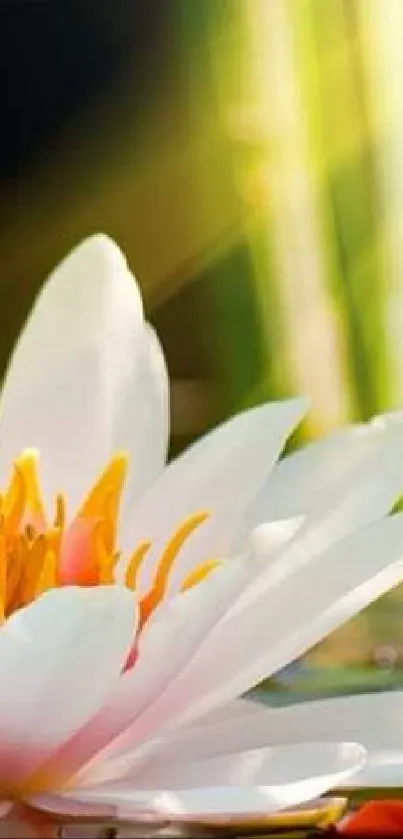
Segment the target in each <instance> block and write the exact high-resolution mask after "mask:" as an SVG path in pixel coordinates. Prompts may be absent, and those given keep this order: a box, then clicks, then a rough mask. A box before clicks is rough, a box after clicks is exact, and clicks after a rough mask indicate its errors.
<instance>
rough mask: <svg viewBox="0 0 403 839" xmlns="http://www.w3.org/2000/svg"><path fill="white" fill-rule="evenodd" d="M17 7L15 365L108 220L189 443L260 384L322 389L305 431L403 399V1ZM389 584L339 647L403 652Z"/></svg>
mask: <svg viewBox="0 0 403 839" xmlns="http://www.w3.org/2000/svg"><path fill="white" fill-rule="evenodd" d="M162 7H163V9H164V12H163V14H160V12H161V8H162ZM1 15H3V18H4V20H3V27H2V29H1V31H2V33H3V35H2V37H3V41H4V49H3V50H2V55H3V63H4V69H5V82H6V84H5V94H4V95H5V101H6V103H7V106H5V121H4V124H5V126H6V130H5V133H4V137H3V141H2V143H3V145H2V147H1V148H2V154H3V157H4V160H2V164H4V165H2V169H1V171H2V172H3V173H4V176H3V178H2V180H1V182H0V283H1V293H2V300H3V302H4V303H5V306H6V310H7V316H6V317H3V321H2V327H3V328H2V334H1V337H0V364H1V366H2V369H4V366H5V364H6V359H7V356H8V354H9V351H10V348H11V346H12V343H13V341H14V339H15V337H16V334H17V332H18V329H19V327H20V325H21V322H22V320H23V318H24V317H25V315H26V313H27V311H28V308H29V306H30V304H31V302H32V299H33V297H34V295H35V293H36V292H37V290H38V288H39V286H40V284H41V282H42V281H43V279H44V277H45V276H46V275H47V274H48V272H49V271H50V270H51V268H52V267H53V265H54V264H56V263H57V262H58V260H59V259H60V258H61V257H62V256H63V255H64V254H65V253H66V251H67V250H68V249H69V248H70V247H71V246H73V245H74V244H75V243H76V242H77V241H79V240H80V239H81V238H83V237H84V236H85V235H87V234H89V233H91V232H94V231H95V230H98V229H103V230H104V231H105V232H107V233H109V234H110V235H112V236H113V237H115V238H116V239H117V241H118V242H119V243H120V244H121V246H122V247H123V249H124V250H125V251H126V253H127V255H128V259H129V262H130V264H131V266H132V267H133V269H134V271H135V272H136V275H137V277H138V279H139V282H140V284H141V286H142V289H143V293H144V296H145V300H146V306H147V309H148V310H149V314H150V317H151V319H152V320H153V321H154V323H155V324H156V326H157V328H158V329H159V331H160V333H161V335H162V339H163V343H164V345H165V347H166V352H167V357H168V365H169V368H170V372H171V376H172V417H173V440H172V452H173V453H175V452H177V451H178V450H180V449H181V448H182V447H183V446H184V445H185V444H186V443H188V442H189V441H190V440H192V439H193V438H194V436H196V435H198V434H200V433H202V432H203V431H204V430H205V429H207V428H208V427H210V426H212V425H213V424H214V423H216V422H217V421H218V420H219V419H221V418H222V417H224V416H227V415H228V414H229V413H232V412H234V411H236V410H238V409H239V408H242V407H245V406H248V405H251V404H254V403H256V402H258V401H260V400H261V399H263V398H283V397H285V396H288V395H291V394H295V393H296V392H301V393H307V394H308V395H310V396H311V397H312V401H313V409H312V414H311V416H310V418H309V420H308V422H306V423H305V424H304V425H303V426H302V428H301V429H300V430H299V431H298V433H297V435H296V436H295V438H293V441H292V443H291V445H295V444H296V443H297V442H300V441H301V439H302V438H304V437H305V438H306V437H307V436H311V437H312V436H315V435H317V434H319V433H325V432H327V431H329V430H330V429H331V428H333V427H337V426H338V425H340V424H342V423H343V422H345V421H346V420H351V419H354V420H357V419H366V418H368V417H370V416H371V415H373V414H374V413H376V412H378V411H381V410H384V409H387V408H390V407H393V406H395V405H399V404H401V403H402V401H403V364H402V359H401V355H402V351H403V144H402V136H403V81H402V80H403V74H402V65H403V59H402V57H401V39H402V36H403V5H402V4H399V3H398V2H394V3H389V4H386V3H385V2H384V0H326V3H325V2H323V0H270V2H267V0H221V2H220V3H216V2H214V0H210V2H206V0H192V2H188V0H170V3H169V4H159V3H154V2H153V3H149V2H147V0H143V2H140V0H138V2H134V0H133V2H126V0H119V2H117V3H116V5H113V13H112V6H111V7H110V11H109V12H108V13H106V9H104V10H103V11H102V13H101V7H100V6H99V4H96V3H95V2H92V0H91V2H90V0H88V2H84V0H82V2H81V3H80V2H79V0H75V2H73V0H72V2H71V8H70V11H69V15H68V16H67V17H66V16H64V17H63V15H64V12H63V13H62V10H61V9H60V11H59V9H58V5H57V4H51V3H39V2H36V0H32V2H30V3H28V2H27V3H24V2H21V3H16V4H8V3H6V4H5V6H4V9H3V10H2V12H1ZM69 27H70V28H69ZM28 32H31V33H32V37H28ZM20 36H21V37H20ZM7 45H8V47H9V52H7ZM0 46H1V44H0ZM35 49H36V52H35V51H34V50H35ZM30 50H31V52H30ZM76 52H77V54H78V53H79V54H80V56H81V58H80V61H79V62H78V63H77V62H76V61H75V60H74V61H73V60H72V58H71V56H72V55H75V54H76ZM84 54H86V56H87V58H86V60H83V56H84ZM12 55H13V56H14V57H11V56H12ZM4 56H5V57H4ZM13 62H14V63H13ZM63 62H64V63H63ZM69 85H70V87H69ZM52 120H53V121H52ZM41 126H42V128H41V130H39V128H40V127H41ZM7 155H8V157H7ZM392 600H393V597H392ZM395 600H396V602H397V603H398V604H399V608H400V594H399V593H398V594H397V595H396V597H395ZM383 603H384V602H383V601H382V602H381V604H380V606H375V607H373V609H371V610H369V611H368V612H367V613H366V615H365V616H364V617H363V618H362V619H360V620H359V621H358V622H357V621H356V622H353V624H352V625H351V626H349V627H347V629H346V630H344V635H342V640H341V641H340V638H339V639H338V640H337V639H336V640H335V642H334V645H333V647H332V645H331V644H330V646H329V645H328V647H327V652H326V655H327V656H328V660H334V659H335V658H336V659H337V658H338V657H339V655H340V654H341V653H340V649H342V650H343V651H346V650H347V649H348V650H354V656H353V657H355V658H356V657H357V656H358V658H360V657H361V658H362V657H364V658H365V657H367V658H368V656H369V657H370V656H371V650H372V649H373V647H374V644H375V645H376V643H382V644H387V643H392V642H393V643H394V644H396V645H397V647H398V648H399V655H400V654H401V652H402V653H403V632H402V630H401V629H400V628H399V621H400V618H399V617H396V615H395V612H394V609H393V608H392V606H390V600H388V601H387V603H388V604H389V605H388V606H387V607H385V606H384V605H383ZM388 616H392V617H388ZM360 621H361V623H360ZM369 626H370V627H372V629H371V632H368V627H369ZM343 639H344V640H343ZM351 639H353V641H352V640H351ZM333 640H334V639H333ZM333 640H332V643H333ZM340 645H341V646H340ZM400 647H402V650H401V651H400ZM315 655H316V651H314V658H315ZM321 661H322V659H321ZM322 664H323V662H322ZM356 664H357V662H356V661H355V666H356Z"/></svg>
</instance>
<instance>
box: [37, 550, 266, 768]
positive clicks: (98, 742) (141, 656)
mask: <svg viewBox="0 0 403 839" xmlns="http://www.w3.org/2000/svg"><path fill="white" fill-rule="evenodd" d="M253 574H254V565H253V562H250V561H248V562H243V561H237V560H233V562H231V563H229V564H227V565H226V566H225V567H223V568H222V569H219V570H218V571H217V572H215V573H214V575H211V577H210V578H209V579H208V580H206V581H205V582H203V583H200V585H198V586H196V587H195V588H194V589H191V590H189V591H187V592H186V593H185V594H183V595H181V596H180V597H177V598H175V599H173V600H172V601H169V602H168V603H167V604H165V605H164V606H162V607H161V608H160V609H159V610H158V611H157V612H156V613H155V616H154V617H153V619H152V620H151V621H150V622H149V623H148V624H146V626H145V628H144V630H143V631H142V633H141V635H140V638H139V643H138V658H137V660H136V664H135V667H134V668H133V669H132V670H128V671H127V672H126V673H125V674H124V675H123V676H122V677H121V679H120V680H119V683H118V684H117V685H116V687H115V689H114V690H113V692H111V695H110V698H109V700H108V701H107V702H106V703H105V705H104V707H103V708H102V710H101V711H100V712H99V713H98V714H97V715H96V716H95V717H94V718H93V719H92V720H91V721H90V722H89V723H88V725H87V726H85V728H84V729H83V730H82V731H80V733H79V735H77V736H76V737H73V738H72V740H71V741H70V742H69V743H67V744H66V746H65V747H64V748H62V749H61V750H60V752H59V753H58V754H57V755H55V757H54V760H53V761H50V763H49V766H48V771H49V772H50V773H51V772H52V771H53V765H57V764H59V763H61V764H63V765H64V766H66V767H70V770H71V771H75V770H76V769H77V767H79V766H80V765H82V764H84V763H85V762H86V761H88V760H89V759H90V758H91V757H92V755H93V754H95V752H98V750H100V749H102V748H103V747H104V746H107V744H108V743H110V742H111V741H114V738H118V739H117V741H116V742H112V743H111V746H110V748H111V749H112V751H113V752H114V751H115V749H116V748H118V746H119V748H121V747H122V745H124V744H125V742H126V735H125V734H122V735H121V732H124V730H125V728H128V727H129V726H131V724H134V725H135V729H136V731H135V733H132V731H131V730H129V732H128V734H127V739H128V740H129V743H130V745H131V747H133V744H135V743H136V742H142V741H144V740H145V739H147V737H148V736H149V735H151V736H152V734H153V730H154V728H155V725H154V723H153V724H152V725H151V727H147V726H142V724H141V718H142V715H143V714H144V713H146V711H147V708H148V707H149V706H150V705H152V704H153V702H154V701H155V699H156V697H158V696H159V695H160V694H161V693H163V692H164V691H165V690H166V689H167V686H168V685H170V684H171V683H172V682H174V681H175V679H176V677H177V674H178V672H180V671H181V670H182V669H183V668H185V666H186V665H187V664H188V663H189V661H190V660H191V658H192V656H193V655H194V654H195V652H196V650H197V648H198V647H199V645H200V644H201V642H202V641H203V639H204V638H205V636H206V634H207V633H208V632H209V629H210V628H211V626H212V624H214V623H215V622H216V621H218V620H219V618H220V616H222V615H223V614H225V612H226V611H227V610H228V608H229V607H230V604H231V603H232V601H233V599H234V597H235V595H236V593H239V591H240V590H242V589H243V588H244V586H245V585H246V582H247V581H248V580H250V578H251V576H252V575H253ZM207 586H208V588H206V587H207ZM166 713H167V715H168V709H167V711H166ZM137 720H139V726H137V725H136V721H137ZM163 721H164V720H163V718H161V720H160V723H161V724H163ZM119 735H121V736H119ZM108 751H109V750H108V748H106V749H105V753H104V752H102V753H101V755H99V756H98V754H97V755H96V756H95V761H94V762H95V764H96V765H97V766H98V764H99V763H102V761H103V757H104V756H105V757H106V756H107V755H108ZM88 771H90V772H91V773H92V767H91V768H90V769H89V770H88ZM84 772H85V773H86V772H87V769H84Z"/></svg>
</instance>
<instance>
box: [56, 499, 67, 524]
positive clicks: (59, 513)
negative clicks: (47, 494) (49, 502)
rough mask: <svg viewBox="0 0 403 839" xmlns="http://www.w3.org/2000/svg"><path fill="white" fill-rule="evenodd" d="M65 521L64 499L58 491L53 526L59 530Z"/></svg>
mask: <svg viewBox="0 0 403 839" xmlns="http://www.w3.org/2000/svg"><path fill="white" fill-rule="evenodd" d="M65 522H66V501H65V499H64V496H63V495H61V494H60V493H59V494H58V495H56V514H55V521H54V526H55V527H56V528H58V529H60V530H63V528H64V525H65Z"/></svg>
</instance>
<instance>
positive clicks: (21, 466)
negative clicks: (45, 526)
mask: <svg viewBox="0 0 403 839" xmlns="http://www.w3.org/2000/svg"><path fill="white" fill-rule="evenodd" d="M16 466H17V468H18V470H19V472H20V473H21V475H22V477H23V480H24V485H25V494H26V502H25V503H26V506H27V510H28V511H29V512H30V513H32V514H33V515H34V516H39V517H40V519H41V520H43V519H44V518H45V510H44V508H43V504H42V498H41V489H40V486H39V479H38V453H37V452H36V451H35V449H27V450H26V451H25V452H23V454H22V455H21V457H19V458H18V460H17V463H16Z"/></svg>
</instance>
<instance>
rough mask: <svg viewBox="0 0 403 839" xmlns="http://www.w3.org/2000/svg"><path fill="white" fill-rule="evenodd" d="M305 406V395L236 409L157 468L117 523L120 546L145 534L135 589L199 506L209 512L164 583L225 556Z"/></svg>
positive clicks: (145, 582) (129, 544) (174, 581)
mask: <svg viewBox="0 0 403 839" xmlns="http://www.w3.org/2000/svg"><path fill="white" fill-rule="evenodd" d="M306 408H307V403H306V401H305V400H302V399H299V400H291V401H288V402H278V403H271V404H268V405H262V406H259V407H257V408H254V409H252V410H250V411H246V412H244V413H242V414H239V415H238V416H236V417H234V418H233V419H232V420H229V421H228V422H226V423H224V424H223V425H221V426H219V427H218V428H217V429H215V430H214V431H212V432H211V433H210V434H207V435H206V436H205V437H203V438H202V439H201V440H199V441H198V442H197V443H195V444H194V445H193V446H191V447H190V448H189V449H188V450H187V451H186V452H185V453H184V454H183V455H181V456H180V457H179V458H177V460H174V461H173V462H172V463H171V464H170V465H169V466H168V467H167V469H165V471H164V472H163V474H162V475H161V477H160V478H159V480H157V482H156V483H155V485H154V486H153V487H151V489H150V490H149V491H148V492H147V493H146V494H145V496H144V497H143V498H142V499H141V501H140V504H139V505H138V507H137V509H136V513H135V516H133V518H132V520H131V521H127V522H126V523H125V526H124V528H123V534H122V546H123V548H124V550H125V551H130V550H132V549H133V546H135V545H136V544H137V543H138V542H140V541H142V540H143V539H150V540H152V555H150V558H149V560H148V561H147V559H146V560H145V562H144V563H143V566H142V572H143V573H142V576H141V580H140V585H141V586H142V587H147V586H148V584H149V583H150V579H151V576H152V573H153V569H154V568H155V557H157V556H159V554H160V553H161V551H162V549H163V547H164V546H165V545H166V543H167V542H168V541H169V539H170V538H171V537H172V535H173V532H174V531H175V530H176V529H177V527H178V525H179V524H180V523H181V522H182V521H183V519H184V518H186V517H187V516H189V515H190V514H192V513H194V512H197V511H200V510H206V511H209V512H210V513H211V516H210V518H209V519H208V521H207V522H205V523H204V524H203V525H202V526H201V527H200V529H199V530H198V531H197V532H196V533H195V534H194V535H193V536H192V537H191V538H190V539H189V540H188V542H187V543H186V544H185V546H184V547H183V549H182V550H181V552H180V555H179V557H178V561H177V563H176V564H175V566H174V569H173V573H172V575H171V582H172V584H173V585H174V586H175V585H177V584H178V582H179V581H180V580H181V579H183V577H184V576H185V575H186V574H187V573H188V572H189V571H190V570H192V569H193V568H194V566H195V565H197V564H198V563H200V562H205V561H206V560H209V559H216V558H223V557H225V556H227V555H228V548H229V544H230V541H231V537H232V533H233V530H234V527H235V525H236V522H237V519H238V517H239V516H240V515H241V514H242V513H243V511H244V509H245V508H246V505H247V504H248V502H249V501H250V499H251V497H253V495H254V494H255V492H256V491H257V488H258V487H259V486H260V484H261V482H262V480H263V479H264V477H265V476H266V475H267V474H268V473H269V471H270V469H271V468H272V466H273V463H274V462H275V460H276V458H277V457H278V455H279V453H280V451H281V449H282V447H283V445H284V443H285V441H286V439H287V437H288V435H289V434H290V432H291V431H292V429H293V427H294V426H295V425H296V424H297V422H298V421H299V420H300V419H301V417H302V416H303V414H304V413H305V411H306Z"/></svg>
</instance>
